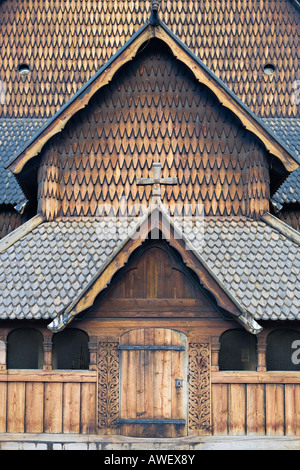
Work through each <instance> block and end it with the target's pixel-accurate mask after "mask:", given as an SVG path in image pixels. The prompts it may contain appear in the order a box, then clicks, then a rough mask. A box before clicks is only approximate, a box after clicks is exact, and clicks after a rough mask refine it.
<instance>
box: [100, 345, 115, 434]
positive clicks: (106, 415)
mask: <svg viewBox="0 0 300 470" xmlns="http://www.w3.org/2000/svg"><path fill="white" fill-rule="evenodd" d="M118 417H119V351H118V343H113V342H111V343H99V362H98V426H99V427H100V428H106V429H108V428H114V427H116V426H117V422H116V421H117V419H118Z"/></svg>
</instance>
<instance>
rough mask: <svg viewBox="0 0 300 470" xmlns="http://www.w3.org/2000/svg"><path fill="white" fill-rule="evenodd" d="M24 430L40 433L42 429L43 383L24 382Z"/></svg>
mask: <svg viewBox="0 0 300 470" xmlns="http://www.w3.org/2000/svg"><path fill="white" fill-rule="evenodd" d="M25 393H26V398H25V403H26V410H25V431H26V432H33V433H42V432H43V429H44V384H43V383H41V382H26V383H25Z"/></svg>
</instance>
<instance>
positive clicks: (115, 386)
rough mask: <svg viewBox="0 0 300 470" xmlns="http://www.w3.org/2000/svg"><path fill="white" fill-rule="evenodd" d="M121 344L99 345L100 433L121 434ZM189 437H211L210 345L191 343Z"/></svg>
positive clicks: (189, 361) (199, 342) (189, 350)
mask: <svg viewBox="0 0 300 470" xmlns="http://www.w3.org/2000/svg"><path fill="white" fill-rule="evenodd" d="M118 346H119V342H112V341H109V342H99V348H98V411H97V415H98V416H97V422H98V432H99V433H103V434H104V433H105V434H119V433H120V426H119V424H118V419H119V417H120V371H119V369H120V361H119V349H118ZM188 385H189V391H188V431H187V433H188V435H209V434H211V348H210V341H209V340H207V339H205V340H203V341H201V340H199V341H197V342H196V341H192V342H189V341H188Z"/></svg>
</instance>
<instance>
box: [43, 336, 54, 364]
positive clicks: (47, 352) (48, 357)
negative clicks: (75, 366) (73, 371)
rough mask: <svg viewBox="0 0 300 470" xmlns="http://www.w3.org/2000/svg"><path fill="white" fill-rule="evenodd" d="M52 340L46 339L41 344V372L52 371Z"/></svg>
mask: <svg viewBox="0 0 300 470" xmlns="http://www.w3.org/2000/svg"><path fill="white" fill-rule="evenodd" d="M52 345H53V343H52V338H50V337H46V339H45V341H44V342H43V347H44V364H43V370H52Z"/></svg>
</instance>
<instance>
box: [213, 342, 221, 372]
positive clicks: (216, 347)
mask: <svg viewBox="0 0 300 470" xmlns="http://www.w3.org/2000/svg"><path fill="white" fill-rule="evenodd" d="M219 351H220V338H219V336H212V338H211V370H212V372H218V371H219Z"/></svg>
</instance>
